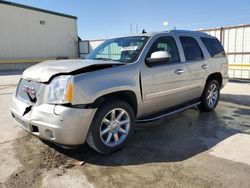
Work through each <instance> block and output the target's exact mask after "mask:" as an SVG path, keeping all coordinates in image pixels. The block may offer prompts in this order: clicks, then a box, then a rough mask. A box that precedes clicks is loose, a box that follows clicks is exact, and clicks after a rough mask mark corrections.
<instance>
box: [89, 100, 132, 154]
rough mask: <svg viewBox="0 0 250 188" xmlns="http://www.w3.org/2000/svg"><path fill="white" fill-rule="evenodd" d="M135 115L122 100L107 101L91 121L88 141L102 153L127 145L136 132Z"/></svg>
mask: <svg viewBox="0 0 250 188" xmlns="http://www.w3.org/2000/svg"><path fill="white" fill-rule="evenodd" d="M134 122H135V115H134V111H133V109H132V108H131V106H130V105H129V104H127V103H126V102H123V101H121V100H116V99H115V100H109V101H106V102H105V103H104V104H103V105H102V106H101V107H100V108H99V109H98V110H97V112H96V115H95V117H94V119H93V121H92V123H91V127H90V130H89V133H88V137H87V143H88V144H89V145H90V146H91V147H92V148H93V149H95V150H96V151H98V152H100V153H102V154H108V153H112V152H114V151H116V150H119V149H121V148H123V147H125V146H126V144H127V143H128V141H129V140H130V139H131V137H132V135H133V132H134Z"/></svg>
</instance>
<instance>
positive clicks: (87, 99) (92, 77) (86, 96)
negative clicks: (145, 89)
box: [72, 64, 140, 105]
mask: <svg viewBox="0 0 250 188" xmlns="http://www.w3.org/2000/svg"><path fill="white" fill-rule="evenodd" d="M73 83H74V92H73V101H72V104H73V105H76V104H91V103H93V102H94V101H95V100H96V99H97V98H99V97H101V96H103V95H106V94H109V93H114V92H118V91H132V92H134V93H135V94H136V96H137V100H140V98H138V96H140V86H139V71H138V68H137V66H135V64H131V65H123V66H118V67H112V68H107V69H103V70H98V71H94V72H88V73H83V74H79V75H76V76H74V78H73Z"/></svg>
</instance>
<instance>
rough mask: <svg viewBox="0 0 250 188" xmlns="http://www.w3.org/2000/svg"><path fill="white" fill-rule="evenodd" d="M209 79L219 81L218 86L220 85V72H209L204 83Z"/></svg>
mask: <svg viewBox="0 0 250 188" xmlns="http://www.w3.org/2000/svg"><path fill="white" fill-rule="evenodd" d="M211 80H216V81H217V82H218V83H219V85H220V87H221V86H222V75H221V73H219V72H217V73H213V74H210V75H209V76H208V78H207V81H206V83H208V82H209V81H211Z"/></svg>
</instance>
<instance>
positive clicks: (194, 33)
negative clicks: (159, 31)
mask: <svg viewBox="0 0 250 188" xmlns="http://www.w3.org/2000/svg"><path fill="white" fill-rule="evenodd" d="M169 33H171V34H193V35H208V34H207V33H204V32H200V31H188V30H170V31H169Z"/></svg>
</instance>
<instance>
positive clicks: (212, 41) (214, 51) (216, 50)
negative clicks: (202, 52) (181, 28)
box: [201, 37, 226, 58]
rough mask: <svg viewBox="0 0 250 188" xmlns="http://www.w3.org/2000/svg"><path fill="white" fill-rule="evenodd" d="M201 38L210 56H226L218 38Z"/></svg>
mask: <svg viewBox="0 0 250 188" xmlns="http://www.w3.org/2000/svg"><path fill="white" fill-rule="evenodd" d="M201 40H202V42H203V43H204V45H205V46H206V48H207V50H208V52H209V54H210V55H211V57H213V58H220V57H226V53H225V50H224V48H223V46H222V45H221V43H220V41H219V40H218V39H216V38H206V37H201Z"/></svg>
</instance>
